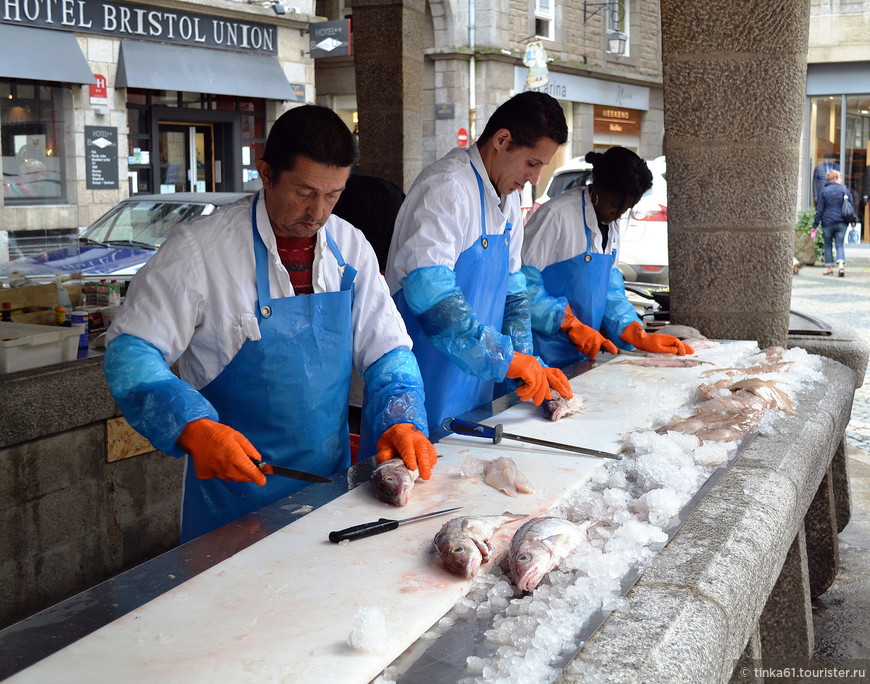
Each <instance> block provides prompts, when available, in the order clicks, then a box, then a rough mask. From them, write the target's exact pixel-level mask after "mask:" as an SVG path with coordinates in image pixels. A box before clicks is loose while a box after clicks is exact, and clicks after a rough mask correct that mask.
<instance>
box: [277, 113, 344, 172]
mask: <svg viewBox="0 0 870 684" xmlns="http://www.w3.org/2000/svg"><path fill="white" fill-rule="evenodd" d="M355 156H356V149H355V147H354V143H353V134H352V133H351V132H350V129H349V128H348V127H347V125H346V124H345V123H344V121H342V120H341V119H340V118H339V116H338V114H336V113H335V112H334V111H332V110H331V109H328V108H327V107H320V106H318V105H311V104H309V105H302V106H301V107H295V108H293V109H290V110H288V111H286V112H284V113H283V114H282V115H281V116H279V117H278V120H277V121H276V122H275V125H274V126H272V130H271V131H269V137H268V138H266V148H265V149H264V150H263V161H265V162H267V163H268V164H269V165H270V166H272V168H274V169H277V170H280V171H292V170H293V167H294V166H295V165H296V159H297V158H298V157H307V158H308V159H310V160H311V161H313V162H317V163H318V164H329V165H330V166H339V167H346V166H351V165H352V164H353V162H354V158H355Z"/></svg>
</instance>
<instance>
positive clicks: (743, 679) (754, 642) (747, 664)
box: [729, 627, 764, 684]
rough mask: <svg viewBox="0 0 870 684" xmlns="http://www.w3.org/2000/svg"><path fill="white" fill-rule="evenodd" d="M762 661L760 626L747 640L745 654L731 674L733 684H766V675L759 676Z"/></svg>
mask: <svg viewBox="0 0 870 684" xmlns="http://www.w3.org/2000/svg"><path fill="white" fill-rule="evenodd" d="M760 662H761V636H760V634H759V629H758V627H756V628H755V631H754V632H753V633H752V636H751V637H749V641H748V642H746V648H745V649H743V655H741V656H740V660H738V661H737V665H736V667H735V668H734V671H733V672H732V674H731V679H730V680H729V682H730V683H731V684H764V677H761V676H759V672H758V670H759V668H758V665H759V663H760Z"/></svg>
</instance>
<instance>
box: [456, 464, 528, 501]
mask: <svg viewBox="0 0 870 684" xmlns="http://www.w3.org/2000/svg"><path fill="white" fill-rule="evenodd" d="M459 474H460V475H461V476H462V477H479V476H483V481H484V482H486V484H488V485H489V486H490V487H495V488H496V489H498V490H499V491H500V492H504V493H505V494H507V495H508V496H516V495H517V493H518V492H519V493H522V494H529V493H531V491H532V485H531V483H530V482H529V479H528V478H527V477H526V476H525V475H523V473H521V472H520V471H519V469H518V468H517V464H516V461H514V460H513V459H512V458H507V457H506V456H500V457H498V458H494V459H492V460H491V461H487V460H486V459H483V458H474V457H473V456H466V457H465V458H464V459H463V460H462V465H461V466H459Z"/></svg>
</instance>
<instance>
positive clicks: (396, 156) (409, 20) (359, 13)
mask: <svg viewBox="0 0 870 684" xmlns="http://www.w3.org/2000/svg"><path fill="white" fill-rule="evenodd" d="M425 8H426V6H425V2H424V0H404V1H403V0H354V3H353V53H354V66H355V73H356V102H357V111H358V113H359V147H360V171H361V172H362V173H366V174H370V175H373V176H381V177H383V178H388V179H389V180H391V181H393V182H394V183H395V184H396V185H398V186H399V187H400V188H402V189H403V190H405V191H407V190H408V187H409V186H410V185H411V182H412V181H413V180H414V178H416V177H417V174H418V173H419V172H420V170H421V168H422V163H421V159H422V123H421V119H422V116H421V114H422V112H421V107H422V102H423V28H424V21H423V20H424V12H425Z"/></svg>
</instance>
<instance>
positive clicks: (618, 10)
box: [583, 0, 627, 55]
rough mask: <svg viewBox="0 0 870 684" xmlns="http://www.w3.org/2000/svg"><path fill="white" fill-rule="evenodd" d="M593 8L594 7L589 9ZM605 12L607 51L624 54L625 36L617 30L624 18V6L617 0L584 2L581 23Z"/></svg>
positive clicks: (613, 53)
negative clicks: (610, 0)
mask: <svg viewBox="0 0 870 684" xmlns="http://www.w3.org/2000/svg"><path fill="white" fill-rule="evenodd" d="M590 8H594V9H590ZM602 10H605V11H606V12H607V15H606V16H607V52H608V53H609V54H612V55H624V54H625V44H626V42H627V36H626V35H625V34H624V33H623V32H622V31H620V30H619V27H620V26H621V25H622V21H623V19H625V6H624V5H623V4H622V2H620V1H619V0H613V1H612V2H584V3H583V24H584V25H585V24H586V22H587V21H588V20H589V19H591V18H592V17H594V16H595V15H596V14H598V13H600V12H601V11H602Z"/></svg>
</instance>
